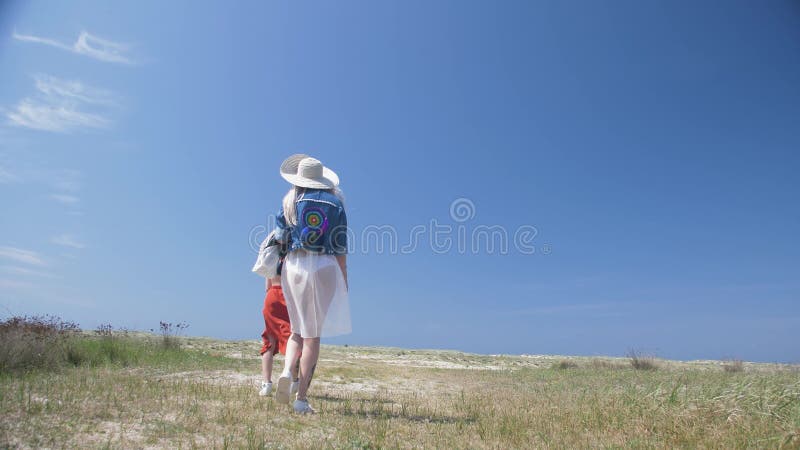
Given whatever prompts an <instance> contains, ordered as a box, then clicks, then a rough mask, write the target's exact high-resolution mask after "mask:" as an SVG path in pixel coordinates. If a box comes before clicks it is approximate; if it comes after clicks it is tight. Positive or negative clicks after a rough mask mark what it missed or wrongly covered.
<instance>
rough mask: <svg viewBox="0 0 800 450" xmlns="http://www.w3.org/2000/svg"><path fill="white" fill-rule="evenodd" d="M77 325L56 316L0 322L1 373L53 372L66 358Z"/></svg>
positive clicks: (24, 317) (19, 317)
mask: <svg viewBox="0 0 800 450" xmlns="http://www.w3.org/2000/svg"><path fill="white" fill-rule="evenodd" d="M79 331H80V328H79V327H78V325H77V324H75V323H73V322H68V321H63V320H61V319H60V318H58V317H56V316H14V317H11V318H9V319H6V320H4V321H2V322H0V343H2V344H1V345H0V372H17V371H26V370H35V369H45V370H52V369H55V368H58V367H60V366H61V365H63V364H64V363H65V362H67V360H68V358H69V356H68V355H69V341H70V338H71V337H72V336H74V335H76V334H77V333H78V332H79Z"/></svg>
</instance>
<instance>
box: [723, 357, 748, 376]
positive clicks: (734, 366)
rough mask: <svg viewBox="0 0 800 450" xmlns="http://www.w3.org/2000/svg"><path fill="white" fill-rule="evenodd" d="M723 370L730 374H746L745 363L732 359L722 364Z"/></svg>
mask: <svg viewBox="0 0 800 450" xmlns="http://www.w3.org/2000/svg"><path fill="white" fill-rule="evenodd" d="M722 369H723V370H725V372H728V373H736V372H744V361H742V360H741V359H731V360H728V361H725V363H724V364H722Z"/></svg>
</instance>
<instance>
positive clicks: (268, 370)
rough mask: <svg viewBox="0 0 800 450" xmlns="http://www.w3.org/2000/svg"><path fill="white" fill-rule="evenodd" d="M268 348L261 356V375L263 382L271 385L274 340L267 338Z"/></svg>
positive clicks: (270, 337)
mask: <svg viewBox="0 0 800 450" xmlns="http://www.w3.org/2000/svg"><path fill="white" fill-rule="evenodd" d="M267 339H268V340H269V348H268V349H267V351H266V352H264V354H263V355H261V375H262V376H263V377H264V381H266V382H269V383H272V361H273V360H274V353H273V350H274V349H275V338H273V337H272V336H267Z"/></svg>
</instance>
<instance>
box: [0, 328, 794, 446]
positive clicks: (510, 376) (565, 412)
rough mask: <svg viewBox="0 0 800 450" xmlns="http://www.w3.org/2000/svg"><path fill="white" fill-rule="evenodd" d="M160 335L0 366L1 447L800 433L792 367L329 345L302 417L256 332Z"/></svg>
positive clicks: (610, 442)
mask: <svg viewBox="0 0 800 450" xmlns="http://www.w3.org/2000/svg"><path fill="white" fill-rule="evenodd" d="M104 339H106V340H108V341H107V342H106V343H104ZM161 339H162V337H161V336H160V335H152V334H143V333H135V332H125V331H117V330H114V329H113V328H111V327H107V328H103V329H98V330H96V331H95V332H94V333H83V334H82V335H81V336H80V337H79V340H78V342H82V343H84V344H83V345H87V346H92V349H93V350H92V351H97V352H98V354H103V355H106V357H105V358H106V359H102V358H100V357H99V356H97V355H94V356H87V359H86V360H84V361H83V362H82V363H80V364H78V365H77V366H73V365H65V366H64V368H63V369H62V370H56V371H47V370H34V371H27V372H19V373H15V374H13V375H10V376H9V375H0V448H6V447H9V448H14V447H24V448H30V447H33V448H35V447H67V448H75V447H80V448H107V447H111V448H142V447H157V448H187V447H201V448H214V447H228V448H274V447H279V448H384V447H389V448H394V447H403V448H587V447H590V448H597V447H615V448H618V447H648V448H650V447H659V448H676V447H677V448H709V447H711V448H764V447H773V448H778V447H781V446H782V447H783V448H797V447H798V446H799V445H800V438H798V436H800V433H799V431H800V372H798V371H797V370H796V367H794V366H779V365H769V364H751V363H748V370H746V371H744V372H739V373H735V374H728V373H726V372H725V370H724V369H723V368H722V367H721V366H720V364H719V363H718V362H707V363H695V362H693V363H681V362H675V361H664V360H661V361H659V362H658V364H659V370H656V371H653V370H645V371H641V370H636V369H635V368H634V367H633V364H632V363H630V358H581V357H570V358H564V357H550V356H539V355H527V356H508V355H503V356H486V355H471V354H467V353H461V352H447V351H434V350H402V349H396V348H395V349H391V348H379V347H353V346H349V347H343V346H342V347H338V346H323V349H322V358H321V360H320V365H319V367H318V369H317V372H316V374H315V378H314V385H313V388H312V390H311V391H310V400H311V403H312V405H314V406H315V408H316V409H317V411H318V414H317V415H315V416H311V417H302V416H296V415H292V414H291V413H290V412H289V409H288V408H287V407H285V406H284V405H279V404H277V403H275V401H274V399H272V398H262V397H259V396H258V395H257V384H258V382H259V378H260V377H259V359H258V353H257V350H258V348H259V346H260V344H259V343H258V342H257V341H255V340H254V341H240V342H230V341H218V340H211V339H204V338H191V337H181V338H180V348H179V349H177V350H175V349H165V348H163V345H162V341H161ZM109 342H111V343H115V344H109ZM104 345H105V346H109V345H120V346H121V347H120V350H119V353H117V352H116V351H105V350H100V349H101V348H103V346H104ZM111 354H117V355H118V356H119V355H128V356H120V357H119V358H117V359H114V360H113V361H112V358H111V357H108V356H107V355H111ZM131 355H138V356H131ZM125 358H127V359H125ZM90 361H95V362H94V363H91V362H90ZM562 362H565V364H564V365H563V366H564V367H563V368H565V369H568V370H561V369H562ZM568 363H573V364H575V365H576V366H577V368H576V367H574V366H572V365H571V364H568ZM278 366H280V362H278Z"/></svg>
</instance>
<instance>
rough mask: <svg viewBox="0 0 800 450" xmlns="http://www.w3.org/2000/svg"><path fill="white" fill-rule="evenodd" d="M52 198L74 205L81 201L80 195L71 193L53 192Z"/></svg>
mask: <svg viewBox="0 0 800 450" xmlns="http://www.w3.org/2000/svg"><path fill="white" fill-rule="evenodd" d="M50 198H52V199H53V200H55V201H57V202H59V203H63V204H65V205H74V204H75V203H78V202H79V201H80V199H79V198H78V197H76V196H74V195H69V194H53V195H51V196H50Z"/></svg>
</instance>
